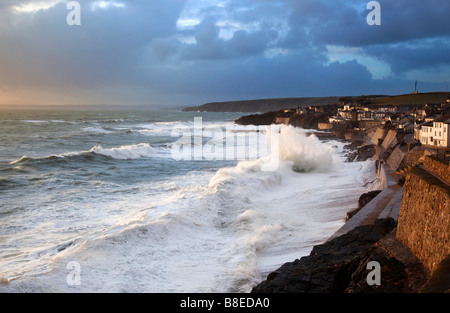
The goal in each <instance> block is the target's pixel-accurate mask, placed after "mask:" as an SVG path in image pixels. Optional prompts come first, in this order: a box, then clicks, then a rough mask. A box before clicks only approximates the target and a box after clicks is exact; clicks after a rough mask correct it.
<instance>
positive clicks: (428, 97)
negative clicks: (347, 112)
mask: <svg viewBox="0 0 450 313" xmlns="http://www.w3.org/2000/svg"><path fill="white" fill-rule="evenodd" d="M449 96H450V92H431V93H418V94H405V95H398V96H386V95H365V96H358V97H355V96H349V97H309V98H279V99H258V100H240V101H226V102H211V103H206V104H203V105H200V106H195V107H188V108H184V109H183V111H185V112H189V111H199V112H272V111H278V110H283V109H292V108H297V107H298V106H300V107H308V106H312V105H314V106H323V105H327V104H336V103H338V102H339V101H340V100H343V101H345V102H347V101H348V102H359V103H362V104H370V105H375V106H377V105H380V106H381V105H396V106H397V105H422V104H425V103H430V104H433V103H442V102H444V101H445V100H446V99H447V97H449Z"/></svg>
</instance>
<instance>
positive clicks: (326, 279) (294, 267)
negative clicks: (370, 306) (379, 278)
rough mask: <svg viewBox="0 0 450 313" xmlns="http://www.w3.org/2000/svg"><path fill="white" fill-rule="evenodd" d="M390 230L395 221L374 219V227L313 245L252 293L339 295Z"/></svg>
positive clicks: (362, 227) (365, 227)
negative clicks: (329, 293)
mask: <svg viewBox="0 0 450 313" xmlns="http://www.w3.org/2000/svg"><path fill="white" fill-rule="evenodd" d="M394 228H395V221H394V220H393V219H390V218H389V219H379V220H376V222H375V223H374V225H364V226H359V227H356V228H355V229H353V230H352V231H350V232H348V233H347V234H344V235H342V236H340V237H337V238H334V239H332V240H330V241H328V242H325V243H324V244H321V245H317V246H315V247H314V248H313V249H312V251H311V253H310V255H309V256H306V257H302V258H301V259H300V260H296V261H295V262H289V263H285V264H284V265H282V266H281V267H280V268H279V269H278V270H276V271H275V272H276V274H269V275H268V277H267V279H266V280H265V281H263V282H262V283H260V284H259V285H257V286H256V287H254V288H253V290H252V292H256V293H258V292H297V293H324V292H325V293H328V292H343V291H344V290H346V288H347V287H348V286H349V285H351V282H352V280H351V274H352V273H354V272H355V271H356V269H357V268H358V266H359V265H360V263H361V260H362V259H363V258H364V257H365V253H366V252H367V251H369V250H370V249H371V248H372V247H373V246H374V240H376V239H377V238H383V237H384V236H385V235H386V234H387V233H389V232H390V231H392V229H394Z"/></svg>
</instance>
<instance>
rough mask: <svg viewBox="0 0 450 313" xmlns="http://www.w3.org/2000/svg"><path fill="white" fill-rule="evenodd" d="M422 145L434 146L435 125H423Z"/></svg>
mask: <svg viewBox="0 0 450 313" xmlns="http://www.w3.org/2000/svg"><path fill="white" fill-rule="evenodd" d="M420 143H421V144H423V145H432V144H433V123H432V122H427V123H424V124H422V125H421V128H420Z"/></svg>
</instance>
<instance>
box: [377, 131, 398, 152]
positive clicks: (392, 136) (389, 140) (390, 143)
mask: <svg viewBox="0 0 450 313" xmlns="http://www.w3.org/2000/svg"><path fill="white" fill-rule="evenodd" d="M397 143H398V141H397V132H396V131H395V130H390V131H389V132H388V133H387V135H386V137H385V138H384V140H383V143H382V144H381V146H382V147H383V148H384V149H389V148H393V147H395V145H397Z"/></svg>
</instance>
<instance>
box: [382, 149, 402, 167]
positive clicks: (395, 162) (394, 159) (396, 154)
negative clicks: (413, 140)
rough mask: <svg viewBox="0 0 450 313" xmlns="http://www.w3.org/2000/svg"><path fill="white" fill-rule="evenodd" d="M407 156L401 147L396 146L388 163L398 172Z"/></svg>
mask: <svg viewBox="0 0 450 313" xmlns="http://www.w3.org/2000/svg"><path fill="white" fill-rule="evenodd" d="M404 157H405V151H403V150H402V149H401V148H400V147H397V148H395V150H394V151H393V152H392V153H391V155H390V156H389V158H388V159H387V161H386V162H387V164H388V165H389V167H390V168H391V170H393V171H394V172H396V171H397V170H398V168H399V166H400V164H401V162H402V161H403V158H404Z"/></svg>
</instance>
